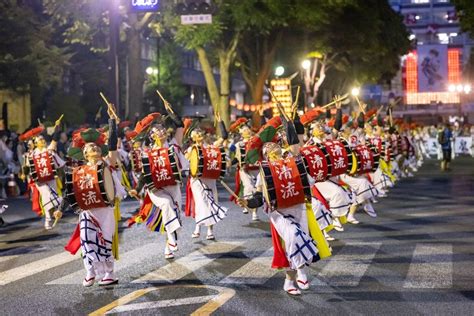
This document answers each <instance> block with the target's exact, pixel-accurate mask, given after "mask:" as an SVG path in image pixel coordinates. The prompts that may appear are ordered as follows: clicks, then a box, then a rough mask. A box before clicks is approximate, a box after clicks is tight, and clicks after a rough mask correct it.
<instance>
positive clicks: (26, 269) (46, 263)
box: [0, 252, 79, 285]
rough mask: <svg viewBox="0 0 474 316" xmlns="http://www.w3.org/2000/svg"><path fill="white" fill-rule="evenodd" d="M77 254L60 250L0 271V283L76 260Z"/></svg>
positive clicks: (4, 283)
mask: <svg viewBox="0 0 474 316" xmlns="http://www.w3.org/2000/svg"><path fill="white" fill-rule="evenodd" d="M78 257H79V255H76V256H73V255H71V254H70V253H69V252H61V253H58V254H56V255H53V256H49V257H46V258H44V259H40V260H36V261H33V262H30V263H28V264H25V265H22V266H19V267H16V268H13V269H10V270H6V271H3V272H0V285H6V284H9V283H11V282H15V281H18V280H21V279H23V278H26V277H29V276H32V275H34V274H37V273H40V272H43V271H46V270H48V269H51V268H55V267H57V266H60V265H63V264H65V263H69V262H71V261H74V260H77V258H78Z"/></svg>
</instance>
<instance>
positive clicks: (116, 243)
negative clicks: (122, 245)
mask: <svg viewBox="0 0 474 316" xmlns="http://www.w3.org/2000/svg"><path fill="white" fill-rule="evenodd" d="M114 218H115V229H114V236H113V238H112V254H113V256H114V258H115V260H119V249H118V247H119V233H118V224H119V221H120V220H121V219H122V216H121V215H120V200H119V199H118V198H115V206H114Z"/></svg>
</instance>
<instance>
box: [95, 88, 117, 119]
mask: <svg viewBox="0 0 474 316" xmlns="http://www.w3.org/2000/svg"><path fill="white" fill-rule="evenodd" d="M99 94H100V96H101V97H102V100H104V102H105V104H107V107H108V108H109V110H110V112H112V116H113V117H114V118H115V119H116V120H118V116H117V113H115V109H114V107H113V106H112V103H110V102H109V100H107V98H106V97H105V95H104V94H103V93H102V92H100V93H99Z"/></svg>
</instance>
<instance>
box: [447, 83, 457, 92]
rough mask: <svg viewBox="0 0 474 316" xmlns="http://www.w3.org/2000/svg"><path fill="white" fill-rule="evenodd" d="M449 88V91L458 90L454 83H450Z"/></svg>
mask: <svg viewBox="0 0 474 316" xmlns="http://www.w3.org/2000/svg"><path fill="white" fill-rule="evenodd" d="M448 90H449V92H454V91H456V86H455V85H453V84H450V85H449V87H448Z"/></svg>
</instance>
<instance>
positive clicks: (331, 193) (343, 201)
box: [301, 102, 352, 241]
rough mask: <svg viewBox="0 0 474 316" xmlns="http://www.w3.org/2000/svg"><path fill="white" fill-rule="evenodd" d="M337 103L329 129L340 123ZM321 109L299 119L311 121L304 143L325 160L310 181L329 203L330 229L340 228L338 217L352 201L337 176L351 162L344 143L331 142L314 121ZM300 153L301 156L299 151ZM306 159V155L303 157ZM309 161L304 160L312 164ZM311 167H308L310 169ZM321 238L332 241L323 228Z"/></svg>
mask: <svg viewBox="0 0 474 316" xmlns="http://www.w3.org/2000/svg"><path fill="white" fill-rule="evenodd" d="M341 105H342V104H341V103H340V102H336V107H337V109H338V110H337V115H336V120H335V123H332V124H330V125H333V128H334V129H335V130H338V129H340V127H341V126H342V111H341V109H340V107H341ZM322 114H323V112H321V111H318V110H316V109H314V110H311V111H309V112H307V113H305V114H304V115H303V116H302V117H301V122H302V123H303V124H304V125H309V124H310V123H313V130H312V137H311V138H310V139H309V141H308V142H307V144H306V146H316V147H317V148H319V149H320V150H321V151H322V152H323V154H324V157H325V159H323V160H322V161H320V163H324V162H326V166H327V169H325V168H324V164H323V168H319V169H318V170H316V172H317V173H316V174H313V175H312V176H313V178H314V179H315V181H316V183H315V184H314V186H315V190H317V191H318V192H320V194H321V195H322V196H323V197H324V199H325V200H326V201H327V204H328V206H329V211H330V212H331V217H332V224H333V226H334V229H335V230H337V231H344V228H343V227H342V224H341V219H342V218H344V216H345V215H346V214H347V212H348V211H349V207H350V205H351V203H352V200H351V199H352V198H351V193H350V192H349V191H347V190H345V189H344V188H343V187H342V186H341V185H340V184H339V175H341V174H343V173H345V172H346V171H347V169H348V168H350V165H352V160H351V159H348V157H349V154H348V152H347V151H348V146H347V144H346V143H344V142H340V141H338V142H334V141H333V140H332V139H331V136H327V137H326V135H325V127H324V125H323V124H322V123H321V122H319V121H317V120H319V119H321V118H322ZM303 156H305V155H304V154H303ZM307 159H308V158H307ZM318 160H319V159H318ZM312 163H313V162H308V164H312ZM310 170H311V169H310ZM324 234H325V237H326V239H327V240H329V241H331V240H334V238H333V237H331V236H330V235H329V234H328V233H327V232H326V231H324Z"/></svg>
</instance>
